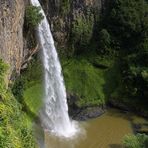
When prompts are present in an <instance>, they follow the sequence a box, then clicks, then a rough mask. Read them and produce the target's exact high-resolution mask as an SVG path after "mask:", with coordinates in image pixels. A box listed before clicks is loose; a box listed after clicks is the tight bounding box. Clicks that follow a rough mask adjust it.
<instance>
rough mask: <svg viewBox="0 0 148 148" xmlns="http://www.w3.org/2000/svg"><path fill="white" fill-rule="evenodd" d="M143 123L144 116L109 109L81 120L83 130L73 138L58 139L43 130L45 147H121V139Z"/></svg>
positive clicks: (146, 122) (145, 122)
mask: <svg viewBox="0 0 148 148" xmlns="http://www.w3.org/2000/svg"><path fill="white" fill-rule="evenodd" d="M145 124H148V121H146V119H144V118H141V117H138V116H135V115H133V114H130V113H122V112H120V111H119V110H115V109H110V110H108V111H107V112H106V113H105V114H104V115H102V116H101V117H98V118H96V119H91V120H89V121H86V122H81V123H80V125H81V127H83V128H84V129H85V132H83V131H82V132H81V134H80V135H78V136H77V137H76V138H74V139H62V138H60V139H59V138H57V137H54V136H53V135H50V134H49V133H48V132H45V133H44V141H45V148H122V145H121V143H122V139H123V137H124V136H125V135H126V134H132V133H133V126H134V125H145Z"/></svg>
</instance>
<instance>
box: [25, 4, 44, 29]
mask: <svg viewBox="0 0 148 148" xmlns="http://www.w3.org/2000/svg"><path fill="white" fill-rule="evenodd" d="M40 10H41V8H40V7H36V6H27V8H26V12H25V22H26V26H27V27H28V28H29V29H33V28H35V27H36V26H37V25H38V24H39V23H40V22H41V20H42V19H43V18H44V17H43V15H42V13H41V12H40Z"/></svg>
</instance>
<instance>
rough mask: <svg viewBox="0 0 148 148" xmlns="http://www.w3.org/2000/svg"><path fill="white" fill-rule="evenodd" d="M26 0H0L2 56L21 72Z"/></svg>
mask: <svg viewBox="0 0 148 148" xmlns="http://www.w3.org/2000/svg"><path fill="white" fill-rule="evenodd" d="M24 7H25V6H24V0H0V58H1V59H3V60H4V61H5V62H6V63H8V64H9V65H10V71H9V76H10V75H11V73H12V71H15V72H17V73H19V71H20V68H21V63H22V58H23V57H22V56H23V22H24Z"/></svg>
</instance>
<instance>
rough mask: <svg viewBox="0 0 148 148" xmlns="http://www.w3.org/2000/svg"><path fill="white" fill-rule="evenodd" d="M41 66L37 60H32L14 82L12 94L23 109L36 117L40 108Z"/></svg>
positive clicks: (41, 92)
mask: <svg viewBox="0 0 148 148" xmlns="http://www.w3.org/2000/svg"><path fill="white" fill-rule="evenodd" d="M42 79H43V78H42V65H41V62H40V60H39V59H37V57H36V58H34V60H32V61H31V63H30V64H29V65H28V68H27V69H26V70H25V71H24V72H23V74H22V75H21V76H20V77H19V78H18V79H17V80H16V82H15V84H14V86H13V88H12V92H13V94H14V95H15V97H16V98H17V99H18V101H19V102H21V103H22V104H23V105H24V107H25V109H26V110H27V111H28V112H31V114H34V116H37V113H38V111H39V109H40V108H41V106H42V97H43V86H42V83H43V82H42Z"/></svg>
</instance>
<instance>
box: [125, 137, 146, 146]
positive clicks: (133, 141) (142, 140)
mask: <svg viewBox="0 0 148 148" xmlns="http://www.w3.org/2000/svg"><path fill="white" fill-rule="evenodd" d="M123 144H124V147H125V148H147V147H148V136H147V135H145V134H137V135H127V136H126V137H125V138H124V141H123Z"/></svg>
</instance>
